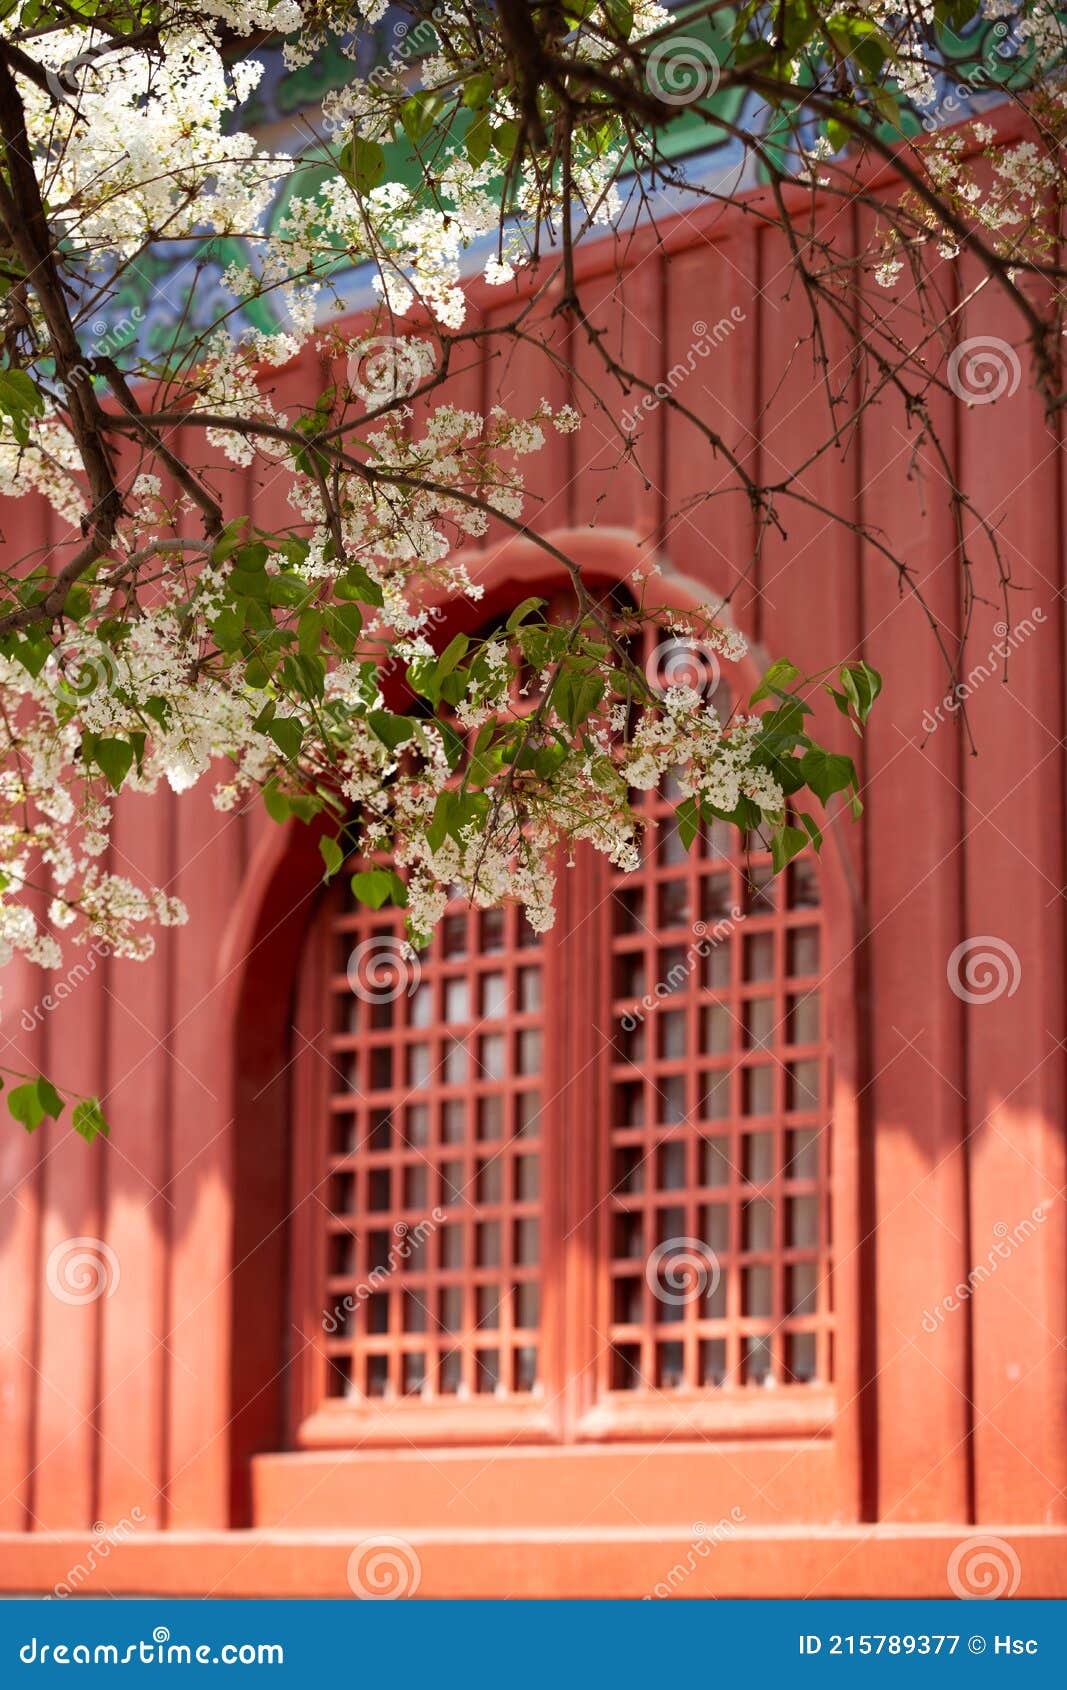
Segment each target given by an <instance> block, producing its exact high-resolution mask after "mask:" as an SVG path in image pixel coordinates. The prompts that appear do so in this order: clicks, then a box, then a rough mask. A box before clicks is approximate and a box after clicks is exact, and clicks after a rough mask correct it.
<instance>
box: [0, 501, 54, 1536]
mask: <svg viewBox="0 0 1067 1690" xmlns="http://www.w3.org/2000/svg"><path fill="white" fill-rule="evenodd" d="M50 523H51V515H50V511H49V507H48V506H47V505H46V504H45V502H44V500H43V499H41V498H38V496H37V495H36V494H28V495H27V496H26V497H25V498H23V499H20V500H17V501H16V500H5V501H4V503H3V507H2V514H0V545H2V547H3V551H4V556H5V562H6V563H7V564H8V565H9V566H10V565H14V564H15V563H17V562H18V560H19V559H20V558H23V557H25V556H26V555H27V554H37V555H36V556H34V561H37V558H38V557H39V555H40V554H41V552H42V551H43V550H44V549H46V548H47V545H48V538H49V532H50ZM47 983H48V981H47V976H46V975H45V973H44V972H43V970H42V969H40V968H38V967H37V966H36V964H34V963H30V962H26V961H25V960H24V959H22V958H21V957H17V956H16V957H14V958H13V959H12V961H11V962H10V963H9V964H8V966H7V967H6V968H5V969H4V970H3V972H2V974H0V1064H3V1067H4V1068H5V1069H9V1070H11V1069H13V1070H15V1071H16V1073H33V1072H36V1071H37V1070H38V1069H39V1068H40V1066H41V1062H42V1046H43V1041H44V1034H43V1030H42V1029H43V1021H44V1011H43V1009H42V1007H41V998H42V995H43V993H44V991H45V989H46V986H47ZM4 1080H5V1083H6V1084H7V1085H9V1086H10V1085H15V1084H17V1083H18V1081H17V1080H16V1079H15V1077H14V1075H13V1074H12V1073H5V1074H4ZM41 1142H42V1141H41V1139H40V1137H39V1135H36V1134H35V1135H33V1136H32V1137H31V1136H30V1134H28V1133H26V1132H24V1131H23V1130H22V1128H21V1127H18V1126H17V1125H16V1124H15V1122H14V1121H12V1120H11V1118H10V1116H9V1115H8V1112H7V1108H6V1106H5V1105H3V1104H0V1284H2V1286H3V1295H2V1296H0V1425H2V1427H3V1436H0V1530H3V1531H20V1530H22V1529H23V1528H24V1527H25V1526H26V1525H27V1524H29V1523H30V1509H31V1508H32V1502H33V1465H34V1448H35V1443H34V1432H35V1426H34V1419H35V1407H36V1394H37V1383H36V1373H35V1365H36V1347H37V1311H38V1307H39V1304H40V1299H41V1294H42V1284H41V1274H40V1270H39V1260H40V1258H39V1244H40V1224H41V1210H40V1171H39V1167H38V1163H39V1159H40V1156H41Z"/></svg>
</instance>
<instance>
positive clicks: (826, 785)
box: [800, 746, 856, 804]
mask: <svg viewBox="0 0 1067 1690" xmlns="http://www.w3.org/2000/svg"><path fill="white" fill-rule="evenodd" d="M800 772H801V774H802V775H803V777H804V784H805V785H806V786H809V787H810V788H811V790H812V792H814V794H815V796H816V798H821V799H822V801H823V803H824V804H825V803H826V801H827V799H828V798H829V797H830V796H831V794H832V793H834V792H843V791H844V790H845V788H846V787H848V786H851V785H852V784H853V782H854V781H855V779H856V768H855V764H854V763H853V761H852V758H851V757H841V756H839V755H838V754H837V753H836V752H833V751H823V750H822V748H821V747H819V746H813V747H812V749H811V750H810V751H806V752H805V753H804V755H803V757H802V758H801V760H800Z"/></svg>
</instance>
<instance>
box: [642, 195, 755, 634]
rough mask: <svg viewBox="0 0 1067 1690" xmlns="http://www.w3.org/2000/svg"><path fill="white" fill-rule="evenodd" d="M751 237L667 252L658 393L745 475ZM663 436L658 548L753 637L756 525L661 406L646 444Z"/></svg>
mask: <svg viewBox="0 0 1067 1690" xmlns="http://www.w3.org/2000/svg"><path fill="white" fill-rule="evenodd" d="M757 253H758V247H757V241H756V237H755V235H754V233H753V232H752V231H751V230H747V229H746V230H744V231H742V232H741V233H740V234H738V235H735V236H733V237H732V238H729V239H723V240H718V241H702V242H700V244H699V245H697V246H695V247H692V248H690V249H689V250H688V251H684V252H678V253H675V254H674V255H673V256H672V257H671V258H670V260H669V261H668V262H667V264H666V266H665V271H666V346H665V353H664V358H663V370H662V371H661V372H660V374H662V375H664V376H665V379H666V385H667V386H668V388H669V391H670V393H671V395H672V397H673V398H674V399H676V400H677V401H678V404H679V405H684V406H685V407H686V408H687V409H688V410H691V411H693V412H695V413H696V415H697V416H698V417H700V419H701V420H702V421H703V422H704V423H705V424H706V425H707V427H708V428H709V429H711V430H713V431H714V433H715V434H716V435H718V436H719V437H720V438H721V439H722V441H723V443H724V445H725V446H726V447H727V448H728V449H729V451H730V452H731V453H732V454H733V456H734V457H735V458H736V459H737V460H738V461H739V462H740V464H741V466H742V467H743V469H744V470H745V471H746V473H748V474H749V475H752V474H754V473H755V471H756V468H757V458H758V436H757V424H756V419H757V412H758V408H759V398H758V381H759V368H760V296H759V278H758V273H757ZM657 422H661V426H662V427H663V428H664V429H665V431H666V439H667V450H666V454H665V456H666V463H665V475H666V516H665V524H664V527H665V532H664V537H663V548H664V551H665V553H666V555H667V557H668V558H669V559H670V562H671V565H672V567H673V568H674V569H675V570H677V571H678V572H679V573H680V574H682V575H692V576H694V577H695V578H696V579H698V580H700V581H704V582H706V583H708V584H709V585H714V587H715V590H716V591H717V592H719V593H721V594H723V595H727V594H729V595H730V612H729V614H730V615H731V616H732V618H733V620H734V621H735V622H737V624H738V626H740V627H741V628H744V629H746V630H748V631H749V632H752V631H754V629H755V627H756V623H755V619H754V611H755V606H756V598H757V583H756V580H755V578H754V577H755V571H754V568H753V567H752V566H753V563H754V559H753V548H754V545H755V536H756V528H755V520H754V517H753V514H752V506H751V503H750V501H749V499H748V496H747V494H746V493H745V491H744V488H743V486H742V484H741V482H740V479H739V477H738V474H737V471H736V469H735V468H734V467H733V464H732V463H730V462H729V461H728V460H727V458H726V457H725V456H724V455H723V454H722V453H721V452H716V451H715V449H714V446H713V445H712V443H711V442H710V441H709V440H708V438H707V436H706V435H703V434H701V432H700V431H699V430H698V429H697V428H696V427H695V425H694V424H693V423H692V422H691V421H690V420H689V419H688V418H687V417H684V416H682V415H680V414H679V413H678V412H677V411H676V410H673V409H670V408H668V406H667V405H666V404H661V405H660V406H659V409H658V410H655V411H653V412H651V413H650V415H649V414H646V420H645V422H644V428H643V432H644V434H645V436H646V437H647V436H648V435H649V434H650V433H651V432H652V429H653V427H654V426H655V424H656V423H657Z"/></svg>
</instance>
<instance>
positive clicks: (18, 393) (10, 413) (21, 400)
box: [0, 370, 44, 446]
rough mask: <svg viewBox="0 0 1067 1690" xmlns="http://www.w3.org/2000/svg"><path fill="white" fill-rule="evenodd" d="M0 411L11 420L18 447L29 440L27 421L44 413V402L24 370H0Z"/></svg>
mask: <svg viewBox="0 0 1067 1690" xmlns="http://www.w3.org/2000/svg"><path fill="white" fill-rule="evenodd" d="M0 411H2V412H3V413H4V415H5V416H7V417H10V419H11V429H12V433H13V434H14V436H15V439H16V440H17V441H18V443H19V445H20V446H25V445H26V444H27V442H28V441H29V438H30V425H29V419H30V418H31V417H39V416H41V415H43V413H44V400H43V399H42V397H41V395H40V394H39V393H38V391H37V388H36V386H35V384H34V383H33V381H32V380H31V379H30V377H29V376H28V375H27V374H26V372H25V370H0Z"/></svg>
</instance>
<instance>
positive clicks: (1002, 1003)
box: [961, 272, 1067, 1522]
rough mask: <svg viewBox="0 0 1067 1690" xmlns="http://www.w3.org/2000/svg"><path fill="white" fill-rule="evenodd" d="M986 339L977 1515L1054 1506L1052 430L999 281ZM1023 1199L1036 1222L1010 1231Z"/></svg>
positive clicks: (1057, 779) (979, 476) (1056, 722)
mask: <svg viewBox="0 0 1067 1690" xmlns="http://www.w3.org/2000/svg"><path fill="white" fill-rule="evenodd" d="M966 275H967V273H966V272H965V279H966ZM971 280H972V281H973V274H972V276H971ZM979 336H980V337H981V338H982V340H983V341H984V342H985V343H986V344H987V345H988V344H989V337H993V343H992V356H993V358H994V359H995V360H999V364H1000V366H1001V367H1002V368H1003V370H1004V380H1003V396H1002V397H1001V398H1000V399H998V400H997V401H996V402H994V403H985V402H979V403H977V404H974V405H972V406H971V407H969V408H968V409H966V410H964V411H963V413H962V417H961V427H962V447H963V450H962V466H963V477H964V481H965V483H966V484H968V485H970V486H971V487H975V488H978V489H979V491H980V498H981V503H982V509H983V511H984V513H985V515H986V516H987V517H988V518H989V519H990V520H992V521H994V522H996V523H997V525H998V533H999V535H1000V540H1001V545H1002V547H1003V552H1004V559H1005V563H1006V565H1007V567H1008V569H1009V570H1010V574H1011V576H1012V579H1013V580H1014V581H1016V582H1018V584H1019V585H1018V590H1017V591H1013V592H1012V593H1011V594H1010V595H1009V601H1008V608H1007V611H1005V609H1004V607H1003V605H1002V604H1001V603H1000V602H998V597H999V596H998V593H997V587H996V570H995V568H994V566H993V564H992V562H991V561H990V559H989V556H988V551H987V550H984V548H983V543H982V541H981V540H980V538H979V536H978V535H977V534H976V533H974V532H972V534H971V538H970V546H969V550H970V551H971V554H972V556H973V557H974V558H975V560H976V568H977V569H979V570H980V571H981V574H980V577H979V581H978V585H979V589H980V591H981V592H982V593H983V594H984V599H985V602H980V603H978V604H977V605H976V608H975V616H974V622H973V626H972V629H971V633H970V636H969V638H968V642H967V650H966V658H965V662H964V666H963V667H964V674H965V677H967V685H968V687H969V688H970V690H971V697H970V699H969V701H968V706H969V709H970V712H971V719H972V725H973V728H974V733H975V736H976V738H977V741H978V752H979V754H978V756H977V757H975V758H971V759H968V761H967V766H966V769H965V792H966V808H965V812H964V825H965V828H966V832H967V853H968V855H967V906H966V931H965V936H966V937H967V938H968V939H969V940H970V941H971V942H972V945H973V954H974V955H975V956H977V955H978V954H979V953H982V952H993V953H994V954H995V955H996V956H998V957H999V959H1000V962H999V966H998V968H997V969H996V970H995V971H994V975H993V980H992V984H991V983H990V981H989V980H988V979H987V981H986V982H985V984H984V985H982V984H979V987H978V989H977V991H976V993H975V996H976V1000H977V1001H975V1002H973V1003H972V1004H970V1005H969V1006H968V1017H967V1019H968V1035H967V1036H968V1053H967V1054H968V1063H967V1081H968V1083H967V1093H968V1125H969V1131H970V1134H971V1141H970V1142H971V1169H972V1176H973V1177H972V1199H971V1253H972V1264H973V1265H974V1266H975V1267H977V1266H978V1265H979V1264H981V1265H982V1266H983V1268H984V1269H985V1273H984V1275H983V1277H982V1279H981V1282H980V1283H977V1284H976V1285H975V1288H974V1296H973V1303H972V1306H973V1315H974V1402H975V1432H974V1438H975V1454H976V1497H977V1510H978V1519H979V1520H980V1521H985V1520H993V1519H1001V1520H1005V1519H1006V1520H1040V1521H1050V1522H1051V1521H1062V1520H1064V1519H1065V1518H1067V1417H1065V1414H1064V1403H1065V1401H1067V1349H1065V1347H1064V1343H1063V1336H1064V1331H1065V1329H1067V1321H1065V1306H1064V1304H1065V1292H1067V1282H1065V1278H1064V1272H1063V1263H1064V1256H1065V1237H1064V1204H1063V1197H1062V1191H1063V1187H1064V1183H1065V1170H1064V1145H1063V1120H1064V1054H1063V1049H1062V1046H1061V1043H1060V1041H1061V1039H1062V1036H1063V1010H1064V1001H1063V992H1064V985H1063V979H1064V977H1063V970H1064V946H1063V931H1064V906H1063V901H1062V896H1061V893H1062V887H1063V805H1064V791H1063V762H1062V747H1061V735H1062V733H1063V717H1062V702H1061V701H1062V692H1061V683H1062V676H1063V650H1062V647H1061V640H1060V628H1061V623H1060V615H1059V609H1060V604H1059V597H1058V595H1059V593H1060V591H1061V588H1062V548H1061V540H1060V530H1059V513H1058V500H1057V486H1058V469H1059V465H1058V454H1059V443H1058V440H1057V437H1056V435H1055V433H1054V432H1052V431H1051V430H1050V429H1049V427H1048V425H1047V424H1046V421H1045V418H1044V416H1043V415H1042V410H1041V404H1040V400H1039V398H1038V397H1037V395H1036V394H1035V393H1034V392H1033V391H1032V388H1031V382H1030V371H1029V362H1028V355H1027V352H1026V349H1025V347H1024V346H1022V345H1021V337H1022V329H1021V325H1020V320H1019V318H1018V317H1017V316H1016V315H1015V314H1014V313H1012V312H1011V311H1010V308H1009V307H1008V306H1007V303H1006V302H1005V301H1004V300H1003V298H1002V296H1001V295H1000V293H999V292H997V291H995V290H993V289H987V290H986V291H985V292H984V293H983V294H982V295H981V298H980V300H979V301H977V302H976V303H974V304H972V305H971V306H969V307H968V310H967V313H966V320H965V322H964V323H963V325H962V327H961V339H964V338H966V339H970V338H972V337H979ZM1013 342H1014V343H1015V345H1017V346H1018V347H1019V351H1018V353H1016V352H1015V350H1014V347H1013V344H1012V343H1013ZM1016 357H1018V358H1019V359H1020V360H1021V380H1020V381H1019V382H1018V386H1017V390H1016V391H1011V388H1012V387H1013V386H1015V383H1014V381H1013V365H1012V359H1013V358H1016ZM1014 368H1015V369H1016V370H1018V369H1019V365H1016V366H1014ZM1035 612H1036V613H1038V614H1037V616H1036V617H1035ZM1024 618H1030V619H1031V632H1030V633H1029V634H1028V635H1026V636H1025V638H1024V639H1023V640H1022V641H1021V642H1017V644H1016V650H1015V652H1014V654H1013V655H1012V656H1010V657H1009V659H1008V671H1007V672H1008V684H1007V685H1005V684H1003V683H1004V668H1005V666H1004V661H1003V660H1002V659H1000V658H999V656H998V655H997V649H998V645H1003V643H1004V642H1005V640H1006V639H1011V638H1013V637H1015V636H1013V635H1012V634H1010V633H1009V634H1006V632H1005V623H1007V626H1008V628H1009V629H1011V630H1014V629H1017V628H1018V627H1019V625H1020V623H1021V622H1022V620H1023V619H1024ZM1039 618H1043V620H1039ZM982 670H984V671H985V672H986V674H985V676H983V675H982V674H981V671H982ZM986 677H988V678H986ZM987 940H989V941H992V943H987V942H986V941H987ZM979 941H981V942H979ZM1035 1212H1036V1214H1037V1215H1039V1216H1040V1217H1042V1218H1041V1219H1040V1220H1038V1221H1036V1222H1033V1221H1031V1224H1032V1225H1033V1226H1034V1229H1035V1230H1034V1235H1033V1236H1027V1237H1026V1238H1025V1239H1023V1240H1021V1241H1018V1242H1017V1241H1016V1229H1017V1228H1018V1227H1019V1226H1020V1225H1022V1224H1023V1223H1025V1222H1026V1221H1027V1220H1028V1219H1029V1218H1030V1217H1031V1216H1033V1215H1034V1214H1035ZM998 1246H1000V1249H999V1250H998ZM993 1251H996V1252H997V1254H996V1255H995V1256H994V1257H993V1258H992V1260H993V1267H992V1270H991V1271H990V1252H993Z"/></svg>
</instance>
